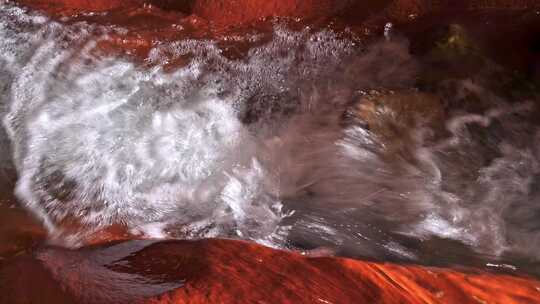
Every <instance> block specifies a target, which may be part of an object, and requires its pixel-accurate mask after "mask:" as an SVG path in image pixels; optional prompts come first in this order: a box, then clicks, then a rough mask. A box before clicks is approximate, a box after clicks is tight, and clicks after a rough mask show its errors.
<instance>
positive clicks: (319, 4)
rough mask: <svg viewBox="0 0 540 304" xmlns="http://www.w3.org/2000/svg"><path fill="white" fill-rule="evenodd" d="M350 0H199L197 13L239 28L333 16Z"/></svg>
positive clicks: (210, 19) (195, 9) (195, 10)
mask: <svg viewBox="0 0 540 304" xmlns="http://www.w3.org/2000/svg"><path fill="white" fill-rule="evenodd" d="M350 2H352V1H350V0H285V1H284V0H243V1H238V0H236V1H228V0H197V1H195V4H194V6H193V12H194V13H195V14H197V15H199V16H201V17H203V18H205V19H207V20H209V21H211V22H213V23H215V24H218V25H239V24H242V23H246V22H252V21H256V20H259V19H261V18H266V17H272V16H282V17H298V18H320V17H329V16H332V15H334V14H336V13H337V12H339V11H341V10H342V9H343V8H344V7H346V6H347V5H348V4H350Z"/></svg>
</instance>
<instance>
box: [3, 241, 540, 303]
mask: <svg viewBox="0 0 540 304" xmlns="http://www.w3.org/2000/svg"><path fill="white" fill-rule="evenodd" d="M0 294H1V295H2V298H0V303H153V304H158V303H192V304H193V303H505V304H512V303H539V302H540V282H538V281H535V280H532V279H526V278H518V277H512V276H508V275H495V274H489V273H477V272H470V273H466V272H458V271H454V270H450V269H439V268H424V267H418V266H410V265H395V264H385V263H374V262H363V261H357V260H351V259H343V258H332V257H317V258H312V257H306V256H302V255H300V254H298V253H294V252H287V251H280V250H274V249H270V248H266V247H262V246H260V245H256V244H252V243H247V242H241V241H232V240H217V239H214V240H203V241H167V242H160V243H153V242H151V241H128V242H124V243H117V244H112V245H105V246H101V247H93V248H86V249H81V250H78V251H69V250H66V249H58V248H48V249H43V250H41V251H38V252H37V253H35V254H34V256H20V257H17V258H15V259H13V260H12V261H10V263H7V264H6V266H5V267H4V268H3V269H0Z"/></svg>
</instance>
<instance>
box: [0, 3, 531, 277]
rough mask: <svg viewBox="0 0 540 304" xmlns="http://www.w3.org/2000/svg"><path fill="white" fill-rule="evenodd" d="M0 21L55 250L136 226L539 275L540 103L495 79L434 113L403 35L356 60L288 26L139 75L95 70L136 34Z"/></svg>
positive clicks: (189, 52)
mask: <svg viewBox="0 0 540 304" xmlns="http://www.w3.org/2000/svg"><path fill="white" fill-rule="evenodd" d="M0 3H2V2H0ZM1 5H2V6H1V7H0V91H1V92H2V94H1V95H0V96H1V97H0V98H1V100H0V104H1V106H2V107H1V109H2V116H3V122H4V123H3V126H4V129H5V132H6V134H5V135H4V134H3V135H2V136H3V138H2V140H3V141H5V142H6V143H7V142H9V144H6V145H4V148H3V149H4V150H2V151H1V152H2V153H1V154H0V155H1V156H0V159H1V160H2V163H3V167H4V168H6V170H7V172H9V168H10V167H11V166H14V168H15V170H16V172H17V176H18V180H17V182H16V186H15V190H14V191H15V194H16V196H17V198H18V200H19V201H20V203H21V204H22V205H23V206H24V207H25V208H26V209H27V210H29V211H30V212H31V213H32V214H33V215H35V216H36V217H37V218H39V219H40V221H41V222H42V223H43V224H44V226H45V227H46V229H47V231H48V233H49V239H50V240H51V241H52V242H55V243H56V244H61V245H64V246H69V247H77V246H81V245H84V244H85V243H86V242H87V241H88V239H89V238H91V236H92V235H93V234H95V233H97V232H99V231H100V230H103V229H106V228H107V227H109V226H111V225H120V226H122V227H124V228H125V229H126V230H127V231H128V232H129V233H130V234H131V235H133V236H134V237H143V238H158V239H167V238H182V239H184V238H188V239H191V238H207V237H230V238H239V239H246V240H253V241H256V242H259V243H262V244H265V245H269V246H273V247H279V248H293V249H301V250H303V249H316V248H324V249H325V250H326V251H327V252H333V253H335V254H339V255H346V256H355V257H364V258H373V259H384V260H388V259H390V260H400V261H403V260H405V261H414V262H419V263H426V264H441V263H442V264H445V263H452V264H462V265H470V264H474V265H483V266H487V267H491V268H496V269H502V270H514V269H519V270H523V271H528V272H536V271H537V270H536V268H535V267H536V266H535V265H538V260H539V259H540V256H539V255H538V252H540V226H539V225H538V221H537V218H538V216H539V215H540V214H539V212H540V197H539V194H540V193H539V192H538V182H539V180H538V178H539V173H540V164H539V157H540V150H539V148H540V146H538V142H539V139H540V132H539V131H540V129H539V128H538V125H537V122H538V120H537V108H536V104H537V101H536V100H535V99H534V98H531V99H527V100H525V99H524V100H521V99H511V98H509V97H507V96H504V97H503V96H502V95H501V94H499V92H496V90H494V89H492V88H490V87H489V86H488V85H487V83H489V82H487V81H482V80H483V79H482V78H483V77H484V76H483V75H480V77H479V79H480V80H479V79H478V78H475V79H471V78H464V79H446V80H444V81H441V85H440V86H436V89H434V90H432V91H431V92H430V93H429V94H425V93H419V92H417V90H416V89H415V88H414V87H415V84H416V82H417V80H418V78H419V77H420V76H421V73H422V70H423V69H425V67H423V66H422V62H421V61H420V60H419V59H418V58H414V57H413V56H411V55H410V52H409V49H408V42H407V41H406V40H405V39H404V38H402V37H400V36H399V34H394V33H391V32H389V33H387V35H386V36H385V37H381V38H380V39H379V40H377V41H373V42H370V43H369V44H359V43H358V42H357V41H355V40H351V39H347V38H343V37H341V36H340V35H339V34H337V33H335V32H333V31H332V30H311V29H308V28H306V29H303V30H300V31H298V30H292V29H289V28H288V26H287V25H286V24H284V23H280V22H276V23H275V24H274V26H273V30H272V33H271V39H269V41H266V40H268V39H267V37H266V36H265V35H258V34H255V33H250V34H245V36H244V37H242V38H241V39H242V40H248V41H250V42H253V43H254V44H255V45H257V44H260V45H258V46H255V47H253V48H251V49H250V50H249V51H248V52H247V54H246V55H245V56H244V58H241V59H236V60H235V59H230V58H228V57H227V56H225V55H224V54H223V51H222V49H221V48H220V47H219V46H218V43H217V42H216V41H213V40H201V39H184V40H181V41H176V42H168V43H162V44H160V45H158V46H157V47H155V48H153V49H152V50H151V52H150V55H149V58H148V59H147V61H146V62H145V63H144V64H141V63H140V62H137V61H136V60H133V59H129V58H127V57H122V56H104V55H103V54H101V53H100V52H99V51H96V49H98V48H99V44H98V43H97V41H99V40H100V39H106V37H107V36H108V35H112V34H114V33H116V32H122V31H124V29H122V28H117V27H114V26H101V25H91V24H88V23H86V22H79V23H75V24H63V23H58V22H55V21H52V20H49V19H48V18H46V17H44V16H41V15H37V14H33V13H28V12H25V11H24V10H22V9H20V8H18V7H15V6H12V5H10V4H5V3H2V4H1ZM183 58H188V60H187V63H186V64H184V65H179V66H177V67H173V68H171V67H170V65H169V64H168V63H170V62H178V61H179V60H180V59H183ZM388 96H394V97H388ZM396 96H397V97H396ZM371 100H383V101H382V105H377V103H376V102H375V104H376V105H375V106H373V105H372V103H371ZM385 100H387V101H386V104H385ZM388 100H390V101H388ZM471 103H474V104H473V105H471ZM404 104H406V105H405V106H404ZM8 145H10V146H11V149H6V147H7V146H8ZM8 150H11V152H10V151H8ZM523 268H525V269H523Z"/></svg>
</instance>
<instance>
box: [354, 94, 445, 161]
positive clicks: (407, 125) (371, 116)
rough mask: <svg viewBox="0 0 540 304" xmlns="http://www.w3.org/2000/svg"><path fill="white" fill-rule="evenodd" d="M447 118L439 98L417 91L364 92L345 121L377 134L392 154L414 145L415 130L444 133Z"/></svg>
mask: <svg viewBox="0 0 540 304" xmlns="http://www.w3.org/2000/svg"><path fill="white" fill-rule="evenodd" d="M444 119H445V113H444V108H443V103H442V101H441V100H440V98H439V97H438V96H436V95H433V94H429V93H423V92H419V91H416V90H398V91H392V90H371V91H367V92H363V94H362V96H360V97H359V98H358V99H357V101H356V103H355V104H354V105H353V106H352V107H351V108H349V109H348V111H347V116H346V121H347V120H349V121H351V120H354V121H355V122H358V123H360V124H363V125H364V126H365V127H366V128H367V129H369V130H370V131H371V132H372V133H374V134H375V135H376V136H377V137H378V138H379V140H380V141H381V142H382V143H384V144H385V145H386V146H387V148H388V150H389V151H390V152H396V151H399V150H401V149H403V148H405V147H406V146H409V145H411V144H414V141H415V137H414V135H415V134H414V132H415V131H418V130H421V129H425V130H429V131H430V132H432V133H434V134H436V133H439V132H441V130H443V129H444V121H445V120H444Z"/></svg>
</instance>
